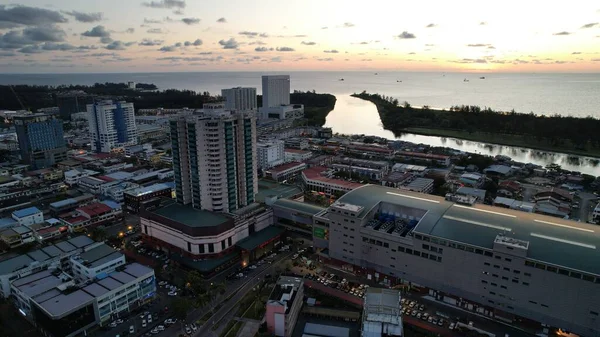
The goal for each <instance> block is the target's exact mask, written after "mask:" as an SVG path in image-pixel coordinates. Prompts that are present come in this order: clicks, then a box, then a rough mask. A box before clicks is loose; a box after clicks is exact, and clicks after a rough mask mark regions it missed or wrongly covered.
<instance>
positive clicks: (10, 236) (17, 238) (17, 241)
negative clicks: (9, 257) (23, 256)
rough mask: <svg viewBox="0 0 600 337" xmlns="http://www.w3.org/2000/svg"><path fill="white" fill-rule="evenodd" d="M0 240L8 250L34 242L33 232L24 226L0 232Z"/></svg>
mask: <svg viewBox="0 0 600 337" xmlns="http://www.w3.org/2000/svg"><path fill="white" fill-rule="evenodd" d="M0 240H2V242H3V243H4V244H5V245H6V246H7V247H8V248H16V247H19V246H21V245H24V244H26V243H30V242H34V241H35V237H34V236H33V231H32V230H31V229H29V227H26V226H16V227H12V228H9V229H4V230H3V231H1V232H0Z"/></svg>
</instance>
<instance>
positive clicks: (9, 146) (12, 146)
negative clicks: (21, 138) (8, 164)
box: [0, 139, 19, 152]
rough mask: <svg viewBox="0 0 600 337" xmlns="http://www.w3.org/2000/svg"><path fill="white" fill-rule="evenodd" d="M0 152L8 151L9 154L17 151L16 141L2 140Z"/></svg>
mask: <svg viewBox="0 0 600 337" xmlns="http://www.w3.org/2000/svg"><path fill="white" fill-rule="evenodd" d="M0 150H4V151H10V152H13V151H18V150H19V143H18V142H17V141H16V140H12V139H4V140H2V141H0Z"/></svg>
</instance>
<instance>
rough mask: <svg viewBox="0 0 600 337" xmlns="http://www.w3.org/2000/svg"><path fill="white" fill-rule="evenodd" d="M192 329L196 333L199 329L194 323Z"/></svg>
mask: <svg viewBox="0 0 600 337" xmlns="http://www.w3.org/2000/svg"><path fill="white" fill-rule="evenodd" d="M190 328H192V330H193V331H196V330H198V327H197V326H196V324H194V323H192V324H191V325H190Z"/></svg>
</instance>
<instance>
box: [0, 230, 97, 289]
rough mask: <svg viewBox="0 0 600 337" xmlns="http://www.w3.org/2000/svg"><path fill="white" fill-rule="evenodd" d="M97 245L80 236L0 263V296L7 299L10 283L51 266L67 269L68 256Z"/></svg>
mask: <svg viewBox="0 0 600 337" xmlns="http://www.w3.org/2000/svg"><path fill="white" fill-rule="evenodd" d="M98 244H99V243H97V242H94V240H92V239H90V238H88V237H87V236H83V235H82V236H77V237H74V238H72V239H69V240H65V241H61V242H58V243H55V244H50V245H48V246H46V247H43V248H41V249H38V250H34V251H31V252H27V253H25V254H22V255H18V256H15V257H12V258H8V259H5V260H2V261H0V296H1V297H3V298H8V297H9V296H10V295H11V292H10V283H11V281H13V280H15V279H19V278H23V277H26V276H28V275H31V274H32V273H36V272H38V271H41V270H44V269H45V268H48V267H49V266H51V265H55V266H65V267H68V265H69V257H70V256H72V255H75V254H78V253H81V252H82V251H83V250H84V249H86V248H91V247H92V246H94V245H98Z"/></svg>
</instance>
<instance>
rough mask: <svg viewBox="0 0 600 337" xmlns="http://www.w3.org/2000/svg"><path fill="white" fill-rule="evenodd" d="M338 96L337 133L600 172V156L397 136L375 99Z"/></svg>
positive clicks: (333, 115)
mask: <svg viewBox="0 0 600 337" xmlns="http://www.w3.org/2000/svg"><path fill="white" fill-rule="evenodd" d="M336 98H337V101H336V103H335V107H334V109H333V110H332V111H331V112H330V113H329V115H327V119H326V121H325V126H326V127H331V128H332V129H333V133H334V134H335V133H340V134H347V135H351V134H364V135H370V136H378V137H382V138H386V139H390V140H402V141H406V142H411V143H415V144H427V145H431V146H441V147H448V148H452V149H455V150H459V151H464V152H470V153H478V154H484V155H491V156H495V155H505V156H509V157H511V158H512V159H513V160H515V161H517V162H522V163H532V164H536V165H541V166H546V165H548V164H552V163H555V164H558V165H560V166H561V167H562V168H563V169H566V170H570V171H579V172H581V173H586V174H590V175H593V176H599V175H600V160H598V159H596V158H591V157H583V156H576V155H568V154H564V153H558V152H549V151H541V150H535V149H530V148H523V147H516V146H506V145H498V144H490V143H483V142H476V141H470V140H464V139H457V138H451V137H437V136H423V135H417V134H412V133H404V134H402V135H400V136H398V137H396V136H394V134H393V133H392V132H391V131H388V130H384V129H383V125H382V124H381V119H380V118H379V113H378V112H377V107H375V105H374V104H373V103H371V102H369V101H365V100H362V99H359V98H354V97H351V96H350V94H344V95H336Z"/></svg>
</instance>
